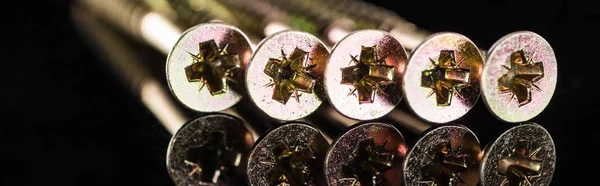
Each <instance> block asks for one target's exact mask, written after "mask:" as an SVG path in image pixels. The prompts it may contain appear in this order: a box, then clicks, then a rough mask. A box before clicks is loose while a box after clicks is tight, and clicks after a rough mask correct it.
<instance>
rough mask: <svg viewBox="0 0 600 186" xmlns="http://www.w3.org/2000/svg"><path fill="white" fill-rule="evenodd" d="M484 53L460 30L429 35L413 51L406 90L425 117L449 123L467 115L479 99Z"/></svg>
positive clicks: (408, 97)
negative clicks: (458, 31) (459, 32)
mask: <svg viewBox="0 0 600 186" xmlns="http://www.w3.org/2000/svg"><path fill="white" fill-rule="evenodd" d="M482 69H483V57H482V55H481V53H480V52H479V49H478V48H477V46H475V44H474V43H473V42H471V40H469V39H468V38H467V37H465V36H463V35H460V34H457V33H438V34H434V35H432V36H430V37H429V38H428V39H427V40H426V41H425V42H423V43H421V45H419V46H418V47H417V49H416V50H415V51H414V52H413V54H412V56H411V58H410V60H409V62H408V65H407V67H406V74H405V75H404V79H403V80H404V85H403V88H404V93H405V94H406V95H405V96H406V100H407V102H408V105H409V106H410V108H412V110H413V111H414V112H415V113H416V114H417V115H418V116H419V117H421V118H422V119H424V120H426V121H429V122H433V123H447V122H451V121H454V120H456V119H458V118H460V117H462V116H463V115H465V114H466V113H467V112H468V111H469V110H471V108H472V107H473V106H474V105H475V103H476V102H477V99H479V92H480V88H479V86H480V85H479V84H480V82H479V81H480V77H481V70H482Z"/></svg>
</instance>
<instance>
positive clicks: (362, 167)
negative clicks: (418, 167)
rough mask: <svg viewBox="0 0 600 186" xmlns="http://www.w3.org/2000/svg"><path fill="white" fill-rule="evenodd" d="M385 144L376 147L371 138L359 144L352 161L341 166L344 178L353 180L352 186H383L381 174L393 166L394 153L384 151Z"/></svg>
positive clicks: (353, 153)
mask: <svg viewBox="0 0 600 186" xmlns="http://www.w3.org/2000/svg"><path fill="white" fill-rule="evenodd" d="M386 144H387V141H386V142H385V143H384V144H382V145H381V146H376V145H375V141H374V140H373V138H370V139H367V140H363V141H361V142H359V143H358V146H356V148H355V149H354V152H352V160H351V161H350V162H348V163H346V164H344V165H343V166H342V171H343V173H344V177H350V178H354V181H353V182H352V185H353V186H354V185H362V186H369V185H385V183H386V182H387V180H385V178H384V177H383V172H384V171H386V170H388V169H389V168H391V167H392V165H393V164H394V153H393V152H388V151H387V150H386V149H385V145H386Z"/></svg>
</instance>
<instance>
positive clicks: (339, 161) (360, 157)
mask: <svg viewBox="0 0 600 186" xmlns="http://www.w3.org/2000/svg"><path fill="white" fill-rule="evenodd" d="M405 155H406V144H405V140H404V137H403V136H402V134H401V133H400V131H398V130H397V129H396V128H395V127H394V126H392V125H390V124H385V123H377V122H370V123H363V124H356V125H353V126H351V127H350V128H348V129H346V131H345V132H344V133H343V134H342V135H341V136H339V137H338V138H336V140H335V141H334V142H333V143H332V145H331V147H330V149H329V151H328V152H327V158H326V160H325V174H326V176H327V183H328V185H332V186H333V185H339V186H342V185H344V186H345V185H363V186H365V185H399V186H400V185H402V179H400V178H402V161H403V160H404V156H405Z"/></svg>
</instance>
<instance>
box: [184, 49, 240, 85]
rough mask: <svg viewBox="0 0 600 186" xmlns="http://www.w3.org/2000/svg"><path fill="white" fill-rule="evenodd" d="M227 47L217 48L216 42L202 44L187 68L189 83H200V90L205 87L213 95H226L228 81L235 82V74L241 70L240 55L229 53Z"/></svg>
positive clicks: (186, 73)
mask: <svg viewBox="0 0 600 186" xmlns="http://www.w3.org/2000/svg"><path fill="white" fill-rule="evenodd" d="M227 46H228V45H225V46H224V47H223V48H222V49H219V48H218V47H217V43H216V42H215V40H210V41H204V42H201V43H200V51H199V52H198V54H196V55H194V54H191V53H189V54H190V55H191V56H192V58H193V59H194V60H193V62H192V64H191V65H189V66H187V67H185V75H186V76H187V80H188V82H200V83H201V85H200V89H199V90H202V88H204V87H205V86H206V87H207V88H208V91H209V92H210V94H211V95H213V96H214V95H218V94H223V93H225V90H226V89H227V80H229V81H232V82H235V80H234V79H233V77H234V73H235V72H236V71H238V70H239V69H240V57H239V55H238V54H229V53H227Z"/></svg>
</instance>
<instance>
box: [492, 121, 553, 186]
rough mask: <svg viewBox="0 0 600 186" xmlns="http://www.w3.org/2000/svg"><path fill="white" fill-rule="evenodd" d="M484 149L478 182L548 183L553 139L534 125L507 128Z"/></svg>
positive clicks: (505, 183)
mask: <svg viewBox="0 0 600 186" xmlns="http://www.w3.org/2000/svg"><path fill="white" fill-rule="evenodd" d="M484 152H485V153H484V155H483V163H482V165H481V170H482V171H481V175H480V178H481V185H484V186H487V185H549V184H550V182H551V181H552V176H553V174H554V168H555V166H556V150H555V147H554V141H553V140H552V137H551V136H550V134H549V133H548V131H546V129H544V128H543V127H542V126H540V125H538V124H535V123H525V124H521V125H518V126H515V127H513V128H511V129H508V130H507V131H506V132H504V133H502V135H500V137H498V138H497V139H496V140H495V141H494V142H493V143H491V144H489V145H488V146H487V147H486V148H485V150H484ZM517 163H518V164H517Z"/></svg>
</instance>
